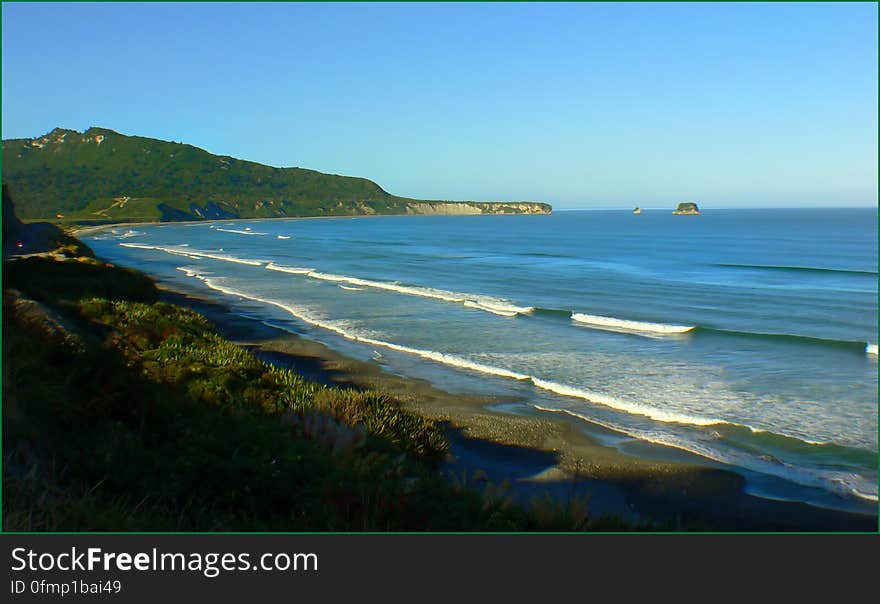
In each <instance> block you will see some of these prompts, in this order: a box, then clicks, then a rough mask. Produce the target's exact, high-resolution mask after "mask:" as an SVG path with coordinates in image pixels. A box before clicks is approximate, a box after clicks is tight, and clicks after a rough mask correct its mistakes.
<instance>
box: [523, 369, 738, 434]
mask: <svg viewBox="0 0 880 604" xmlns="http://www.w3.org/2000/svg"><path fill="white" fill-rule="evenodd" d="M531 379H532V383H533V384H535V386H537V387H538V388H541V389H543V390H549V391H550V392H555V393H556V394H561V395H562V396H569V397H574V398H580V399H583V400H585V401H590V402H591V403H596V404H597V405H603V406H605V407H611V408H612V409H616V410H618V411H623V412H625V413H629V414H635V415H644V416H646V417H649V418H651V419H653V420H655V421H658V422H664V423H679V424H690V425H692V426H712V425H715V424H722V423H727V422H725V421H724V420H721V419H713V418H707V417H699V416H696V415H687V414H684V413H676V412H674V411H664V410H663V409H656V408H654V407H649V406H647V405H642V404H640V403H635V402H632V401H625V400H622V399H618V398H614V397H612V396H608V395H607V394H602V393H601V392H593V391H591V390H586V389H583V388H577V387H575V386H569V385H566V384H560V383H558V382H551V381H548V380H542V379H539V378H535V377H533V378H531Z"/></svg>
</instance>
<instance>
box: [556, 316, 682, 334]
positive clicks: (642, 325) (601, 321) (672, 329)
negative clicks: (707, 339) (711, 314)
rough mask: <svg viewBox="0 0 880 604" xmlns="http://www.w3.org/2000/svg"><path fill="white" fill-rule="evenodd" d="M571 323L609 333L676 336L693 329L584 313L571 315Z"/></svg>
mask: <svg viewBox="0 0 880 604" xmlns="http://www.w3.org/2000/svg"><path fill="white" fill-rule="evenodd" d="M571 318H572V320H573V321H577V322H578V323H583V324H584V325H589V326H591V327H595V328H597V329H607V330H610V331H627V332H634V333H639V332H643V333H654V334H678V333H687V332H689V331H691V330H692V329H694V328H695V327H696V326H694V325H667V324H665V323H647V322H645V321H628V320H626V319H616V318H614V317H600V316H598V315H587V314H584V313H573V314H572V315H571Z"/></svg>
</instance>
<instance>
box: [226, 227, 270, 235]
mask: <svg viewBox="0 0 880 604" xmlns="http://www.w3.org/2000/svg"><path fill="white" fill-rule="evenodd" d="M214 230H215V231H223V232H224V233H236V234H238V235H265V234H266V233H258V232H256V231H252V230H251V229H250V227H247V228H245V230H243V231H240V230H238V229H221V228H220V227H217V228H216V229H214Z"/></svg>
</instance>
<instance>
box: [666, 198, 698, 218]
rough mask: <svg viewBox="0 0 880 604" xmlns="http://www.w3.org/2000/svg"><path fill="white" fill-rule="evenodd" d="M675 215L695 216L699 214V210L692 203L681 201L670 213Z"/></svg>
mask: <svg viewBox="0 0 880 604" xmlns="http://www.w3.org/2000/svg"><path fill="white" fill-rule="evenodd" d="M672 213H673V214H676V215H685V216H695V215H697V214H699V213H700V208H698V207H697V204H695V203H694V202H692V201H683V202H681V203H679V204H678V207H677V208H676V209H675V210H673V211H672Z"/></svg>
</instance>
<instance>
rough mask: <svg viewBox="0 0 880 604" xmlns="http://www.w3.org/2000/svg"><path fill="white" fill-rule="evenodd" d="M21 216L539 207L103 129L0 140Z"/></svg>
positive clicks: (539, 209) (180, 216) (115, 217)
mask: <svg viewBox="0 0 880 604" xmlns="http://www.w3.org/2000/svg"><path fill="white" fill-rule="evenodd" d="M3 181H4V182H5V183H8V184H9V185H10V187H11V188H12V190H13V192H14V194H15V199H16V206H17V210H18V212H19V214H20V215H21V216H22V217H23V218H25V219H37V218H43V219H47V218H48V219H54V220H61V221H71V222H92V221H96V222H106V221H113V222H124V221H153V220H163V221H174V220H200V219H217V218H277V217H286V216H340V215H360V214H486V213H504V214H522V213H529V214H545V213H549V212H550V211H551V208H550V206H549V205H548V204H539V203H526V202H516V203H488V202H461V203H452V202H445V201H420V200H414V199H408V198H404V197H398V196H395V195H391V194H390V193H388V192H386V191H385V190H383V189H382V188H381V187H380V186H379V185H377V184H376V183H374V182H372V181H370V180H367V179H365V178H355V177H350V176H338V175H335V174H324V173H321V172H316V171H314V170H306V169H304V168H273V167H271V166H265V165H262V164H258V163H255V162H249V161H243V160H239V159H235V158H233V157H229V156H221V155H213V154H211V153H208V152H207V151H205V150H203V149H199V148H197V147H193V146H192V145H185V144H182V143H175V142H167V141H161V140H156V139H152V138H144V137H140V136H126V135H123V134H119V133H118V132H114V131H113V130H108V129H106V128H89V129H88V130H86V131H85V132H82V133H80V132H77V131H75V130H65V129H62V128H56V129H55V130H53V131H52V132H50V133H49V134H47V135H45V136H41V137H38V138H33V139H9V140H4V141H3Z"/></svg>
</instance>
